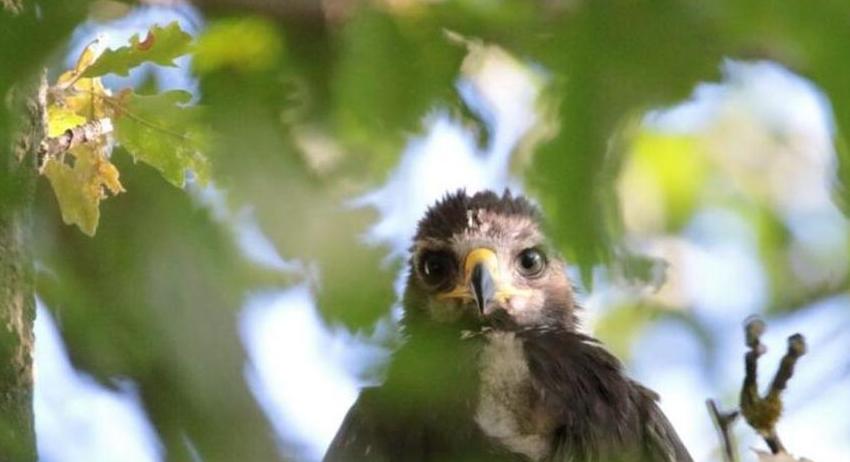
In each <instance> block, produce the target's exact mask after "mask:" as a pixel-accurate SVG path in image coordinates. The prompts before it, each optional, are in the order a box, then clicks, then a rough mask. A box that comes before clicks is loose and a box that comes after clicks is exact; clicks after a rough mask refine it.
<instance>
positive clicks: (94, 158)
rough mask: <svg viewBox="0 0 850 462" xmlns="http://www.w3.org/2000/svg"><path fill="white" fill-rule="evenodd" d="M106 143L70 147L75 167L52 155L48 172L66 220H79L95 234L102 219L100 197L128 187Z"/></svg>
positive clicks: (81, 225) (77, 221)
mask: <svg viewBox="0 0 850 462" xmlns="http://www.w3.org/2000/svg"><path fill="white" fill-rule="evenodd" d="M104 149H105V146H104V145H102V144H101V145H81V146H78V147H76V148H74V149H73V150H71V151H69V152H70V154H72V155H73V156H74V165H73V167H72V166H70V165H68V164H67V163H65V162H64V161H63V160H61V159H48V160H47V162H46V163H45V166H44V176H46V177H47V179H48V180H49V181H50V185H51V186H52V188H53V192H54V194H55V195H56V200H57V201H58V202H59V209H60V210H61V211H62V221H64V222H65V223H66V224H69V225H70V224H75V225H77V226H78V227H79V228H80V230H81V231H83V232H84V233H86V234H88V235H89V236H93V235H94V233H95V230H96V229H97V223H98V220H99V219H100V209H99V207H100V201H101V200H103V199H105V198H106V197H107V194H106V191H109V192H111V193H112V194H113V195H114V194H118V193H120V192H123V191H124V188H123V187H122V186H121V182H120V181H119V179H118V169H116V168H115V166H114V165H113V164H112V163H111V162H109V159H107V158H106V156H105V155H104Z"/></svg>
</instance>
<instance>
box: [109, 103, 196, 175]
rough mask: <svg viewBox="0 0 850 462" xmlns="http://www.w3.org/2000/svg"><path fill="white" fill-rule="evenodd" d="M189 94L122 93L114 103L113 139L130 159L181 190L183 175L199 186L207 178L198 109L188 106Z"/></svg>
mask: <svg viewBox="0 0 850 462" xmlns="http://www.w3.org/2000/svg"><path fill="white" fill-rule="evenodd" d="M191 97H192V96H191V94H189V93H188V92H185V91H181V90H172V91H167V92H164V93H160V94H155V95H147V96H143V95H138V94H135V93H133V92H129V91H128V92H124V93H122V94H121V95H119V96H118V98H117V99H116V100H115V103H113V104H114V105H115V107H114V109H115V137H116V139H117V140H118V142H119V143H121V145H122V146H124V148H125V149H127V151H128V152H129V153H130V154H132V155H133V158H134V159H136V160H139V161H142V162H144V163H146V164H148V165H150V166H152V167H154V168H155V169H157V170H159V171H160V173H162V176H163V177H165V179H166V180H168V181H169V182H171V183H172V184H173V185H175V186H177V187H181V188H182V187H183V185H184V184H185V181H186V172H187V171H192V172H193V173H194V174H195V175H196V176H197V178H198V180H199V181H200V182H201V183H205V182H206V181H207V180H208V179H209V165H208V162H207V158H206V156H205V155H204V154H203V153H202V149H203V146H204V143H205V141H206V140H205V137H206V136H207V135H206V133H205V132H204V128H203V126H202V125H200V119H199V116H200V113H199V112H200V110H199V108H198V107H196V106H189V105H187V103H188V102H189V100H190V99H191Z"/></svg>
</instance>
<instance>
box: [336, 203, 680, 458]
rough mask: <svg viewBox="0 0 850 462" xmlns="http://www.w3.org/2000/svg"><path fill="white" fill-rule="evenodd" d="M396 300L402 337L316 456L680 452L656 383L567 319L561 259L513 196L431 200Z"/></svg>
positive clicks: (571, 311) (573, 316)
mask: <svg viewBox="0 0 850 462" xmlns="http://www.w3.org/2000/svg"><path fill="white" fill-rule="evenodd" d="M402 304H403V316H402V319H401V329H402V332H403V334H404V342H403V345H402V346H400V347H399V348H398V349H397V351H395V353H394V354H393V356H392V360H391V361H390V364H389V365H388V367H387V371H386V377H385V380H384V382H383V383H382V384H381V385H380V386H376V387H370V388H366V389H364V390H363V391H362V392H361V394H360V396H359V397H358V399H357V401H356V402H355V404H354V405H353V406H352V408H351V409H350V410H349V412H348V414H347V415H346V417H345V419H344V420H343V423H342V425H341V427H340V429H339V430H338V432H337V434H336V437H335V438H334V439H333V441H332V442H331V444H330V447H329V449H328V451H327V453H326V454H325V458H324V460H325V461H328V462H337V461H342V462H349V461H499V460H505V461H553V462H555V461H563V462H568V461H569V462H590V461H594V462H596V461H598V462H609V461H610V462H656V461H657V462H688V461H691V460H692V459H691V457H690V455H689V454H688V451H687V449H686V448H685V446H684V445H683V444H682V442H681V441H680V439H679V437H678V436H677V434H676V432H675V430H674V429H673V427H672V426H671V424H670V422H669V421H668V420H667V418H666V417H665V416H664V414H663V413H662V411H661V410H660V409H659V407H658V404H657V402H658V399H659V398H658V395H657V394H656V393H655V392H653V391H651V390H650V389H648V388H646V387H644V386H642V385H640V384H639V383H637V382H636V381H634V380H632V379H630V378H629V377H627V376H626V374H625V372H624V370H623V366H622V364H621V363H620V361H619V360H618V359H617V358H615V357H614V356H613V355H612V354H611V353H610V352H609V351H607V350H606V348H605V347H604V345H602V344H601V343H600V341H599V340H597V339H595V338H593V337H591V336H589V335H586V334H584V333H581V332H580V331H579V329H578V320H577V311H578V310H579V309H580V307H579V306H578V305H577V303H576V301H575V297H574V289H573V285H572V284H571V282H570V279H569V278H568V275H567V272H566V263H565V262H564V260H563V259H562V258H561V257H559V256H558V254H557V253H556V252H555V250H554V249H553V248H552V246H551V245H550V244H549V242H548V241H547V239H546V237H545V236H544V233H543V230H542V218H541V215H540V213H539V211H538V209H537V207H536V206H535V205H534V204H532V203H531V201H529V200H528V199H526V198H525V197H523V196H520V195H513V194H511V192H510V191H508V190H506V191H505V192H504V193H503V194H502V195H498V194H496V193H494V192H491V191H483V192H478V193H475V194H472V195H470V194H467V193H466V192H465V191H463V190H460V191H457V192H454V193H450V194H447V195H446V196H445V197H444V198H442V199H441V200H439V201H438V202H437V203H436V204H435V205H433V206H431V207H430V208H429V209H428V210H427V212H426V213H425V216H424V217H423V218H422V219H421V221H420V222H419V224H418V228H417V231H416V234H415V236H414V238H413V244H412V247H411V249H410V260H409V274H408V276H407V286H406V289H405V292H404V296H403V299H402Z"/></svg>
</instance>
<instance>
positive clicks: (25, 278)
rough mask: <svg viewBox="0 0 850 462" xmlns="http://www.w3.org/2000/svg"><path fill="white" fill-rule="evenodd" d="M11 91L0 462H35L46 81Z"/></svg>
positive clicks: (1, 278) (0, 281) (3, 221)
mask: <svg viewBox="0 0 850 462" xmlns="http://www.w3.org/2000/svg"><path fill="white" fill-rule="evenodd" d="M18 90H31V91H18ZM13 92H14V93H15V95H13V98H7V101H9V100H11V107H10V108H7V109H5V111H6V114H5V116H6V119H7V120H9V119H12V120H13V121H14V122H17V123H12V124H8V123H7V124H2V125H5V126H2V127H0V130H3V129H5V131H6V134H8V133H10V132H11V133H15V134H16V135H17V136H15V138H17V139H16V141H15V142H14V143H10V142H9V141H8V140H9V137H5V136H0V140H5V142H2V143H0V183H2V185H0V460H2V461H35V460H36V449H35V427H34V418H33V408H32V397H33V370H32V354H33V345H34V336H33V321H34V320H35V296H34V288H33V264H32V255H31V253H30V249H29V243H28V238H29V236H30V235H31V233H30V230H29V226H30V214H31V208H32V202H33V195H34V186H35V180H36V176H37V166H36V163H37V156H36V152H37V150H38V146H39V143H40V141H41V140H42V138H43V137H44V130H45V125H46V123H45V110H44V108H45V101H46V92H47V85H46V81H45V78H44V77H42V78H41V81H40V82H38V86H37V87H36V88H29V89H17V90H13ZM21 95H27V97H20V96H21ZM7 96H8V95H7ZM14 96H17V97H14ZM0 118H2V116H0ZM16 119H17V120H16ZM10 125H11V127H10Z"/></svg>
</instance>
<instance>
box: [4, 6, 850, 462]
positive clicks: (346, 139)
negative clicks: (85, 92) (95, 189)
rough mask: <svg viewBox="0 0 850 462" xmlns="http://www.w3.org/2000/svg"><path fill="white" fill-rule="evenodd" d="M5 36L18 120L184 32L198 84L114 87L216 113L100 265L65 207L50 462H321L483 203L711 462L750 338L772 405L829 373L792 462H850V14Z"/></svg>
mask: <svg viewBox="0 0 850 462" xmlns="http://www.w3.org/2000/svg"><path fill="white" fill-rule="evenodd" d="M0 21H2V22H0V29H2V30H3V32H2V33H0V39H2V40H0V42H2V45H0V48H3V51H2V52H0V57H2V61H0V63H2V65H0V89H2V90H3V91H4V93H5V92H6V91H7V88H9V87H10V86H11V85H13V84H15V83H18V82H22V81H24V80H26V79H28V78H30V77H31V76H32V75H34V74H35V73H36V72H37V71H38V69H40V68H41V67H47V69H48V71H49V74H48V76H49V79H50V81H51V82H53V81H55V80H56V78H57V76H58V75H59V74H60V73H61V72H63V71H65V70H67V69H72V68H73V67H74V65H75V62H77V59H78V57H79V56H80V54H81V53H82V52H83V50H84V49H85V47H86V46H87V45H89V44H90V43H91V42H92V41H93V40H98V44H99V46H101V47H102V48H113V49H114V48H117V47H121V46H124V45H126V44H127V43H128V39H129V38H130V37H131V36H133V35H134V34H138V35H139V36H140V37H142V38H144V37H145V34H146V33H147V30H148V29H149V28H150V27H152V26H154V25H157V24H158V25H161V26H164V25H166V24H169V23H171V22H172V21H177V23H178V24H179V25H180V27H181V28H182V29H183V30H184V31H187V32H188V33H189V34H190V35H191V36H192V39H193V43H192V47H191V52H190V53H189V54H187V55H185V56H184V57H181V58H179V59H177V60H176V61H175V65H174V66H162V65H156V64H153V63H148V64H144V65H141V66H139V67H137V68H135V69H133V70H132V71H131V72H130V73H129V75H127V76H121V75H116V74H110V75H107V76H105V77H104V78H103V83H104V85H105V86H106V88H109V89H112V91H114V92H115V93H118V92H119V91H120V90H121V89H123V88H128V87H131V88H134V89H135V91H136V92H138V93H139V94H156V93H158V92H163V91H166V90H173V89H180V90H186V91H188V92H190V93H191V101H190V102H189V105H191V106H193V107H195V106H197V107H198V108H199V111H197V112H196V113H193V114H196V116H197V120H194V121H193V123H197V127H198V128H197V129H198V130H203V131H204V133H206V136H207V139H206V142H205V143H204V149H203V150H202V154H203V156H205V157H206V159H208V161H209V164H210V166H211V167H210V173H209V178H210V179H209V181H208V182H206V183H205V182H203V181H197V179H198V177H199V176H200V175H198V174H197V172H195V173H190V174H189V178H188V181H187V184H186V186H185V188H184V189H180V188H177V187H175V186H174V185H173V184H172V183H174V181H171V182H169V181H170V180H169V181H166V179H163V178H162V176H161V175H160V173H159V172H157V171H156V170H155V169H153V168H151V167H150V166H148V165H146V164H144V163H141V162H140V163H135V162H134V161H133V158H132V157H131V156H130V155H129V154H128V153H127V152H126V149H125V146H122V145H121V144H120V143H119V144H118V145H116V146H115V148H114V150H113V151H112V152H113V154H112V157H111V161H112V162H113V163H114V164H115V165H116V166H117V167H118V170H119V171H120V173H121V181H122V183H123V186H124V189H125V190H126V193H123V194H120V195H117V196H116V197H111V198H109V199H107V200H104V201H103V202H102V204H101V205H100V224H99V226H98V229H97V233H96V234H95V236H94V237H89V236H87V235H85V234H83V233H82V232H81V231H80V230H79V229H77V228H76V227H74V226H68V225H66V224H64V223H63V222H62V219H61V217H62V214H61V213H60V211H59V206H58V205H57V200H56V198H55V197H54V193H53V191H52V190H51V188H50V184H49V183H48V182H47V181H46V180H40V183H39V186H38V197H37V201H36V205H35V210H34V214H35V223H36V225H35V234H34V236H33V240H34V243H35V246H36V248H35V258H36V266H37V270H38V274H37V294H38V316H37V319H36V351H35V364H36V366H35V368H36V370H35V374H36V379H35V417H36V433H37V445H38V451H39V457H40V460H42V461H45V462H64V461H117V460H121V461H160V460H207V461H218V460H224V461H228V460H230V461H232V460H258V461H259V460H304V461H315V460H319V459H320V458H321V456H322V454H323V453H324V450H325V448H326V447H327V445H328V444H329V442H330V440H331V438H332V437H333V435H334V434H335V432H336V429H337V427H338V425H339V424H340V422H341V420H342V418H343V416H344V415H345V413H346V411H347V409H348V407H349V406H350V405H351V404H352V403H353V401H354V400H355V399H356V397H357V393H358V390H359V389H360V388H361V387H363V386H366V385H369V384H374V383H379V382H380V380H381V373H382V370H383V367H384V365H385V364H386V361H387V360H388V358H389V355H390V353H391V351H392V349H393V348H394V346H395V345H397V342H398V341H399V338H398V335H397V333H396V329H395V323H396V321H397V319H398V315H399V306H398V299H399V295H400V293H401V291H402V290H403V285H402V284H403V280H404V275H405V271H406V267H405V264H406V250H407V247H408V245H409V240H410V238H411V236H412V234H413V232H414V229H415V225H416V221H417V220H418V219H419V217H420V216H421V214H422V213H423V212H424V210H425V208H426V207H427V206H428V205H430V204H431V203H433V202H434V201H435V200H437V199H438V198H440V197H441V196H442V195H443V194H445V193H446V192H447V191H453V190H455V189H457V188H466V189H467V191H470V192H472V191H476V190H480V189H495V190H497V191H501V190H502V189H504V188H510V189H512V190H514V191H518V192H524V193H525V194H527V195H529V196H530V197H531V198H533V200H534V201H536V202H537V203H538V204H540V206H541V207H542V209H543V211H544V215H545V216H546V219H547V223H546V224H547V228H548V229H547V232H548V233H549V235H550V237H551V238H552V239H553V240H554V242H555V243H556V245H557V247H558V248H559V249H560V251H561V252H562V253H563V255H564V256H565V257H566V258H567V260H568V261H569V262H570V263H571V265H570V268H569V271H570V274H571V275H572V277H573V280H574V281H575V283H576V284H577V286H578V287H579V299H580V301H581V303H582V305H583V306H584V312H583V314H582V316H583V325H584V328H585V329H586V330H587V331H589V332H592V333H593V334H594V335H596V336H598V337H599V338H601V339H602V340H603V341H604V342H606V343H607V344H608V345H609V347H610V349H611V350H612V351H614V352H615V353H616V354H617V355H618V356H619V357H620V358H621V359H623V361H624V362H625V363H626V366H627V369H628V371H629V372H630V374H631V375H633V376H634V377H636V378H637V379H639V380H640V381H642V382H643V383H645V384H646V385H647V386H649V387H651V388H653V389H655V390H656V391H658V392H659V394H660V395H661V396H662V402H661V406H662V408H663V410H664V411H665V413H666V414H667V415H668V416H669V418H670V420H671V421H672V423H673V425H674V426H675V427H676V429H677V430H678V431H679V433H680V435H681V436H682V439H683V440H684V442H685V444H686V445H687V446H688V448H689V449H690V450H691V452H692V454H693V456H694V458H695V459H696V460H698V461H710V460H719V452H718V451H719V440H718V437H717V435H716V434H715V431H714V429H713V427H712V424H711V420H710V418H709V416H708V413H707V412H706V408H705V400H706V399H707V398H716V399H718V400H719V402H720V403H721V404H723V405H724V406H726V407H732V406H734V405H735V404H736V401H737V395H738V391H739V389H740V383H741V380H742V378H743V352H744V345H743V330H742V322H743V320H744V318H745V317H746V316H748V315H750V314H754V313H758V314H761V315H762V316H764V317H765V318H766V319H767V322H768V332H767V335H766V336H765V338H764V340H765V342H766V344H767V346H768V348H769V351H768V354H767V355H766V357H765V359H764V360H763V362H762V366H761V367H762V371H764V372H763V374H762V375H763V377H762V380H763V384H762V385H763V386H764V385H766V383H767V377H768V376H769V374H772V372H773V370H775V367H776V365H777V364H778V361H779V358H780V356H781V353H782V352H784V349H785V338H786V337H787V336H789V335H791V334H793V333H795V332H802V333H803V334H805V335H806V337H807V340H808V342H809V351H810V353H809V354H808V355H807V356H805V357H804V358H803V359H802V360H801V361H800V363H799V364H798V369H797V374H796V376H795V377H794V379H793V380H792V381H791V384H790V387H789V389H788V391H787V394H786V406H787V407H786V413H785V415H784V416H783V418H782V420H781V421H780V424H779V427H778V430H779V433H780V435H781V437H782V438H783V441H784V443H785V446H786V447H788V448H789V449H790V450H791V451H792V452H793V453H795V454H798V455H803V456H806V457H808V458H810V459H812V460H815V461H818V462H828V461H839V460H846V459H847V454H850V418H848V417H847V416H848V413H849V412H850V359H848V355H847V353H846V352H847V351H848V349H850V335H847V333H846V332H847V331H848V329H850V309H848V308H850V297H848V252H850V248H848V239H849V238H850V232H848V223H847V219H846V215H845V211H846V208H845V206H846V204H847V201H846V199H847V198H848V195H847V189H846V188H845V184H846V181H847V180H848V171H850V170H848V168H849V167H848V164H847V160H846V158H845V155H846V147H845V143H844V138H843V134H845V133H848V131H850V83H848V82H850V59H848V55H847V50H848V46H850V5H848V4H845V2H843V1H839V0H832V1H829V0H825V1H821V2H817V3H814V2H799V1H776V2H760V1H750V0H734V1H732V0H729V1H724V0H721V1H716V2H686V1H675V0H663V1H649V0H637V1H623V2H617V1H598V2H591V1H583V0H569V1H555V0H540V1H526V0H500V1H481V0H442V1H440V0H428V1H426V0H370V1H366V0H363V1H358V0H322V1H313V0H297V1H285V2H284V1H280V2H274V1H261V0H198V1H196V2H194V3H186V2H181V1H170V0H149V1H141V2H118V1H110V0H97V1H85V0H68V1H64V2H50V1H39V0H33V1H30V2H24V3H23V7H22V11H21V12H20V13H19V14H18V15H15V16H12V15H9V14H7V13H4V16H3V17H2V19H0ZM3 112H4V115H3V116H4V117H6V111H5V110H4V111H3ZM0 125H2V129H3V130H8V124H5V123H4V124H0ZM4 136H8V133H4ZM178 183H179V181H178ZM1 199H2V198H0V200H1ZM768 371H769V372H768ZM735 433H736V435H737V437H738V439H739V443H740V447H741V451H742V454H743V460H755V456H754V454H753V453H752V451H750V449H749V448H750V447H758V448H763V447H764V443H763V442H762V441H760V440H759V439H758V438H756V437H755V435H754V434H753V432H752V431H751V430H750V429H749V428H747V427H746V426H745V425H744V424H743V423H739V424H738V426H737V427H735Z"/></svg>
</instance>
